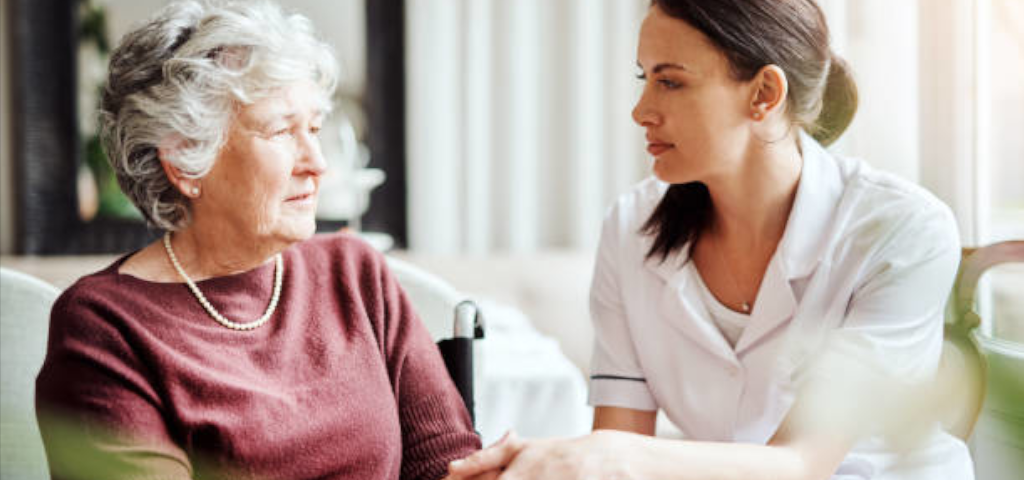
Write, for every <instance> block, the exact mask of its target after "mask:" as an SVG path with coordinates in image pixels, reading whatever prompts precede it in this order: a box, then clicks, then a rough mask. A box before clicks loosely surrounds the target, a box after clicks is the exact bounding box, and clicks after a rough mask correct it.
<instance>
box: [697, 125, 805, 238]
mask: <svg viewBox="0 0 1024 480" xmlns="http://www.w3.org/2000/svg"><path fill="white" fill-rule="evenodd" d="M754 143H755V145H754V146H753V147H752V149H751V150H750V151H749V152H748V154H747V158H746V159H745V160H744V162H743V165H745V167H744V168H743V169H742V170H741V171H739V172H737V173H736V174H734V175H731V176H728V177H722V178H716V179H712V180H711V181H708V182H706V183H707V186H708V190H709V191H710V193H711V200H712V204H713V205H714V219H713V220H712V231H711V232H709V233H711V234H712V236H713V237H714V240H715V241H716V242H720V243H726V244H731V245H735V246H736V247H738V248H743V249H758V250H761V249H765V248H766V247H771V250H774V248H775V246H776V245H777V244H778V242H779V240H780V239H781V238H782V234H783V232H785V229H786V221H787V220H788V218H789V211H790V209H791V208H792V206H793V200H794V198H795V197H796V190H797V186H798V184H799V182H800V170H801V168H802V166H803V160H802V158H801V154H800V149H799V147H798V144H797V138H796V136H795V135H793V136H792V137H790V138H786V139H784V140H782V141H779V142H777V143H772V144H763V143H762V142H754Z"/></svg>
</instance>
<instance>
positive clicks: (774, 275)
mask: <svg viewBox="0 0 1024 480" xmlns="http://www.w3.org/2000/svg"><path fill="white" fill-rule="evenodd" d="M800 146H801V150H802V152H803V166H802V168H801V169H800V184H799V186H798V187H797V193H796V198H795V199H794V201H793V208H792V210H791V211H790V213H789V218H788V219H787V221H786V231H785V233H783V235H782V239H781V240H780V241H779V246H778V248H776V251H775V255H774V256H773V257H772V260H771V262H770V263H769V265H768V270H767V271H766V272H765V276H764V279H763V280H762V281H761V289H760V291H759V292H758V294H757V299H756V301H755V303H754V312H753V315H752V316H751V322H750V325H748V326H747V328H746V329H745V330H744V331H743V334H742V335H741V336H740V339H739V341H738V342H737V344H736V353H737V354H742V353H743V352H744V351H745V350H747V349H749V348H751V347H752V346H754V345H756V344H757V343H758V341H759V340H761V339H762V338H764V337H765V336H766V335H768V334H769V333H771V332H772V331H774V330H775V329H777V328H779V327H781V326H782V325H785V324H786V323H788V322H789V320H791V319H792V317H793V315H794V314H795V313H796V310H797V306H798V302H799V299H798V298H796V295H795V293H794V291H793V284H792V281H793V280H797V279H800V278H805V277H807V276H808V275H810V274H812V273H813V272H814V270H815V268H816V267H817V265H818V264H819V263H820V262H821V259H822V256H823V255H824V252H825V249H826V247H827V245H828V238H829V236H830V234H831V233H830V231H831V225H832V224H833V223H834V218H833V214H834V212H835V209H836V207H837V206H838V204H839V200H840V198H841V197H842V194H843V178H842V173H841V172H840V170H839V166H838V165H837V164H836V160H835V159H833V158H832V157H831V156H830V155H829V154H828V152H826V151H825V149H824V148H822V147H821V145H819V144H818V142H816V141H815V140H814V139H813V138H811V137H810V135H807V134H806V133H804V132H802V131H801V132H800Z"/></svg>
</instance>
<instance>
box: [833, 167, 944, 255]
mask: <svg viewBox="0 0 1024 480" xmlns="http://www.w3.org/2000/svg"><path fill="white" fill-rule="evenodd" d="M836 161H837V162H838V163H839V166H840V169H841V171H842V175H843V176H844V177H845V180H846V187H845V189H844V193H843V197H842V199H841V200H840V207H839V210H838V212H837V217H838V218H837V219H836V220H837V221H838V222H840V225H841V227H842V228H841V233H840V235H841V237H842V238H841V240H842V241H844V243H846V244H847V245H848V246H851V247H856V249H857V250H861V251H865V252H868V256H869V257H872V258H874V259H875V260H885V261H895V262H898V261H900V260H901V259H902V260H905V261H908V262H909V261H912V260H913V259H914V258H915V257H922V256H924V257H934V256H936V255H945V256H953V255H955V256H956V257H957V258H959V248H960V234H959V231H958V228H957V223H956V219H955V217H954V216H953V213H952V211H951V210H950V209H949V207H948V206H947V205H946V204H945V203H943V202H942V201H941V200H939V199H938V198H936V197H935V196H934V195H932V194H931V193H930V192H929V191H927V190H926V189H924V188H922V187H920V186H918V185H915V184H914V183H911V182H909V181H907V180H904V179H902V178H899V177H897V176H896V175H893V174H891V173H887V172H883V171H880V170H877V169H875V168H873V167H871V166H870V165H868V164H867V163H865V162H863V161H861V160H857V159H850V158H841V157H837V159H836Z"/></svg>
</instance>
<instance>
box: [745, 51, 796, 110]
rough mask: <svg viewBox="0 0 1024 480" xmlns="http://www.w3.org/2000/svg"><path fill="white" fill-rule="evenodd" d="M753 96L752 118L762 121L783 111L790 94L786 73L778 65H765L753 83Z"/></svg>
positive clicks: (751, 103)
mask: <svg viewBox="0 0 1024 480" xmlns="http://www.w3.org/2000/svg"><path fill="white" fill-rule="evenodd" d="M751 86H752V89H753V94H752V95H751V101H750V116H751V118H753V119H754V120H757V121H760V120H762V119H764V118H767V117H768V116H769V115H771V114H772V113H774V112H776V111H780V110H782V107H783V106H784V105H785V104H786V95H787V94H788V92H789V82H787V81H786V72H784V71H782V69H781V68H779V67H778V66H777V65H765V66H764V67H762V68H761V70H760V71H758V72H757V75H754V79H753V80H752V81H751Z"/></svg>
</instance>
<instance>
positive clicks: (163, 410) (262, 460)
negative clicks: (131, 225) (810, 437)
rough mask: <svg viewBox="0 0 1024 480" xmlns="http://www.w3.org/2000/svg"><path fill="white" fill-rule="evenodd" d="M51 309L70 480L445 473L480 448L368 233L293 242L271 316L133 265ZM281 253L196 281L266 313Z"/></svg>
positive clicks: (53, 430)
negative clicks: (240, 326)
mask: <svg viewBox="0 0 1024 480" xmlns="http://www.w3.org/2000/svg"><path fill="white" fill-rule="evenodd" d="M125 258H127V257H124V258H121V259H120V260H118V261H117V262H115V263H114V264H113V265H111V266H109V267H107V268H106V269H104V270H103V271H100V272H98V273H95V274H93V275H89V276H87V277H84V278H82V279H81V280H79V281H78V282H77V283H75V285H73V286H72V287H71V288H69V289H68V290H67V291H65V292H64V294H63V295H62V296H61V297H60V299H59V300H58V301H57V303H56V304H55V305H54V307H53V312H52V316H51V321H50V322H51V325H50V339H49V347H48V352H47V355H46V361H45V363H44V365H43V368H42V371H41V372H40V373H39V377H38V379H37V382H36V406H37V416H38V419H39V425H40V428H41V430H42V434H43V440H44V443H45V445H46V450H47V456H48V457H49V462H50V467H51V471H52V474H53V476H54V477H55V478H104V479H112V478H147V479H184V478H232V479H234V478H254V479H255V478H259V479H358V480H374V479H381V480H383V479H397V478H401V479H431V480H433V479H437V478H441V477H442V476H444V473H445V470H446V466H447V463H448V462H450V461H451V460H453V459H456V458H461V457H464V456H465V455H467V454H469V453H471V452H472V451H474V450H475V449H477V448H479V446H480V440H479V438H478V437H477V436H476V434H474V433H473V428H472V425H471V422H470V419H469V416H468V415H467V413H466V410H465V408H464V407H463V405H462V402H461V400H460V397H459V395H458V392H457V391H456V389H455V386H454V385H453V384H452V382H451V379H450V378H449V377H448V375H447V373H446V371H445V367H444V363H443V362H442V360H441V357H440V355H439V354H438V350H437V348H436V346H435V345H434V343H433V341H432V340H431V338H430V336H429V334H428V333H427V330H426V329H425V328H424V326H423V325H422V324H421V323H420V321H419V319H418V317H417V316H416V313H415V312H413V310H412V308H411V306H410V304H409V301H408V300H407V299H406V297H405V295H404V294H403V292H402V290H401V289H400V288H399V286H398V284H397V283H396V281H395V279H394V278H393V277H392V276H391V275H390V274H389V272H388V270H387V268H386V265H385V262H384V259H383V257H381V255H379V254H377V253H376V252H374V251H373V250H372V249H371V248H369V247H368V246H366V245H365V244H364V243H362V242H360V241H359V240H357V239H355V238H353V237H351V236H347V235H343V234H337V235H330V236H320V237H315V238H313V239H311V240H308V241H305V242H302V243H300V244H297V245H294V246H292V247H291V248H289V249H288V250H286V251H285V252H284V286H283V288H282V291H281V299H280V303H279V305H278V307H277V310H276V312H275V313H274V315H273V317H271V319H270V321H269V322H267V323H266V324H264V325H263V326H261V327H259V328H257V329H255V330H251V331H244V332H243V331H235V330H229V329H227V328H225V327H223V326H221V325H220V324H218V323H216V322H215V321H214V320H213V319H212V318H211V317H210V316H209V315H208V314H207V313H206V312H205V311H204V310H203V309H202V307H201V306H200V305H199V303H198V301H197V300H196V298H195V297H193V296H192V293H191V292H190V291H189V290H188V288H187V287H186V286H185V285H184V284H182V283H154V282H148V281H145V280H141V279H139V278H137V277H133V276H131V275H124V274H120V273H118V268H119V267H120V266H121V264H122V263H123V262H124V260H125ZM273 278H274V265H273V262H270V263H267V264H265V265H262V266H260V267H258V268H256V269H254V270H251V271H249V272H245V273H241V274H237V275H230V276H226V277H217V278H213V279H209V280H204V281H201V282H199V287H200V289H201V290H202V291H203V293H204V294H205V295H206V296H207V298H208V299H209V300H210V302H211V303H213V305H214V306H215V307H216V308H217V309H218V310H220V311H221V313H222V314H224V315H225V316H226V317H228V318H230V319H233V320H235V321H251V319H254V318H257V317H259V316H261V315H262V314H263V311H264V310H265V309H266V306H267V304H268V303H269V301H270V296H271V293H272V287H273Z"/></svg>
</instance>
